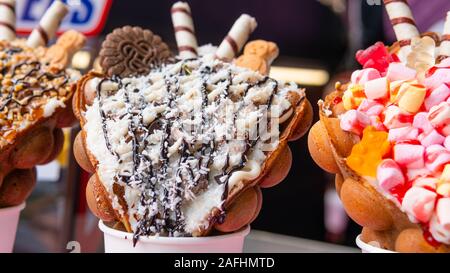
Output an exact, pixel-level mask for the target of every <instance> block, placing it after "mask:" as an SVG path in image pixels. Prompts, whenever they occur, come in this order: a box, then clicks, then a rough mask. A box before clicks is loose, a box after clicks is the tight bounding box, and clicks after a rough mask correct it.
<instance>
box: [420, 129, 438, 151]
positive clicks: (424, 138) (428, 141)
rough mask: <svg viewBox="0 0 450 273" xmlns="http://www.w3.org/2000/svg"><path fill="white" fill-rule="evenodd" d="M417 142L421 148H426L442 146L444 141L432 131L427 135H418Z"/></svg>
mask: <svg viewBox="0 0 450 273" xmlns="http://www.w3.org/2000/svg"><path fill="white" fill-rule="evenodd" d="M418 140H419V141H420V143H421V144H422V145H423V146H425V147H428V146H431V145H434V144H439V145H441V144H443V143H444V141H445V137H444V136H443V135H441V134H439V133H438V132H437V131H436V130H432V131H431V132H429V133H428V134H426V133H422V134H420V135H419V137H418Z"/></svg>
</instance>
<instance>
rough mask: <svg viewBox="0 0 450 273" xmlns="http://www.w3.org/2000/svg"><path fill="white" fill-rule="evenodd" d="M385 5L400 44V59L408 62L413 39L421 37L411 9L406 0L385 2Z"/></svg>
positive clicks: (386, 0)
mask: <svg viewBox="0 0 450 273" xmlns="http://www.w3.org/2000/svg"><path fill="white" fill-rule="evenodd" d="M384 4H385V6H386V11H387V13H388V15H389V19H390V20H391V24H392V26H393V28H394V32H395V36H396V37H397V41H398V42H399V43H400V47H401V48H400V51H399V52H398V57H399V58H400V60H401V61H403V62H406V58H407V56H408V54H409V52H411V46H410V43H411V39H412V38H414V37H418V36H419V35H420V34H419V31H418V30H417V27H416V23H415V21H414V17H413V15H412V12H411V9H410V8H409V6H408V2H407V1H406V0H384Z"/></svg>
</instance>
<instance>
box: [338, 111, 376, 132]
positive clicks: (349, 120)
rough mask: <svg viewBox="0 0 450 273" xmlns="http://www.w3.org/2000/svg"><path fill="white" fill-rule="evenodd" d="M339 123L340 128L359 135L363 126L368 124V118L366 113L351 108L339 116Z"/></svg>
mask: <svg viewBox="0 0 450 273" xmlns="http://www.w3.org/2000/svg"><path fill="white" fill-rule="evenodd" d="M340 124H341V128H342V130H344V131H348V132H353V133H355V134H358V135H361V134H362V131H363V130H364V128H366V127H367V126H368V125H370V118H369V116H368V115H366V114H364V113H362V112H359V111H356V110H353V109H352V110H349V111H347V112H345V113H344V114H343V115H342V116H341V122H340Z"/></svg>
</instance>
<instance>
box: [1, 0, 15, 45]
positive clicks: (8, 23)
mask: <svg viewBox="0 0 450 273" xmlns="http://www.w3.org/2000/svg"><path fill="white" fill-rule="evenodd" d="M15 38H16V0H0V40H8V41H11V40H14V39H15Z"/></svg>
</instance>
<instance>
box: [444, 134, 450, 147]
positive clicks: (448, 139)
mask: <svg viewBox="0 0 450 273" xmlns="http://www.w3.org/2000/svg"><path fill="white" fill-rule="evenodd" d="M444 147H445V148H447V150H450V136H447V137H446V138H445V140H444Z"/></svg>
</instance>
